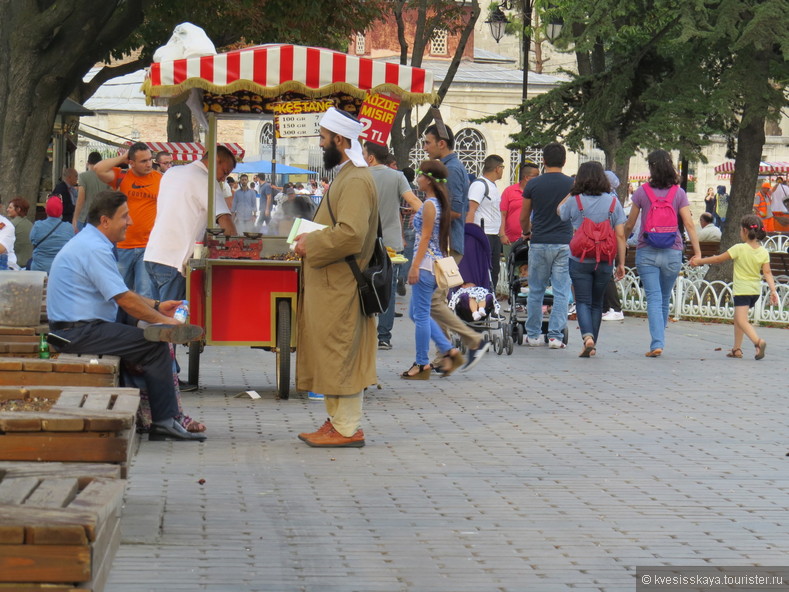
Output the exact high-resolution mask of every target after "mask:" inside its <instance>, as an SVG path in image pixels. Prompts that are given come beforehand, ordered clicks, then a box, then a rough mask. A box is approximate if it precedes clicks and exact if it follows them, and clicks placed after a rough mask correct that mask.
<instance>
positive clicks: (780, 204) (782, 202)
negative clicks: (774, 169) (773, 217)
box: [772, 177, 789, 214]
mask: <svg viewBox="0 0 789 592" xmlns="http://www.w3.org/2000/svg"><path fill="white" fill-rule="evenodd" d="M772 197H773V214H774V213H775V212H778V213H786V212H787V208H786V201H787V200H789V185H787V184H786V182H784V179H783V177H778V179H776V182H775V186H774V187H773V190H772Z"/></svg>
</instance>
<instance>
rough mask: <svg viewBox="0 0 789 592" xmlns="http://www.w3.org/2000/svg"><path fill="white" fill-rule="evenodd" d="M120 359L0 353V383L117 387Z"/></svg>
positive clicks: (111, 357) (72, 355)
mask: <svg viewBox="0 0 789 592" xmlns="http://www.w3.org/2000/svg"><path fill="white" fill-rule="evenodd" d="M119 376H120V358H118V357H117V356H102V355H98V356H94V355H89V354H57V355H56V356H54V355H53V357H52V359H49V360H39V359H32V358H16V357H10V356H8V357H6V356H0V385H15V386H16V385H20V386H97V387H102V386H104V387H117V386H118V380H119Z"/></svg>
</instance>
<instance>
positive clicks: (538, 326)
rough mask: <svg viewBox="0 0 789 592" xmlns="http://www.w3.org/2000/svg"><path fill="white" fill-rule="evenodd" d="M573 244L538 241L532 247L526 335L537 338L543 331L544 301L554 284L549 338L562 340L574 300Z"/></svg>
mask: <svg viewBox="0 0 789 592" xmlns="http://www.w3.org/2000/svg"><path fill="white" fill-rule="evenodd" d="M569 260H570V245H550V244H544V243H541V244H534V243H532V244H531V245H530V246H529V299H528V301H527V303H526V334H527V335H528V336H529V337H530V338H532V339H537V338H538V337H539V336H540V333H541V332H542V301H543V298H544V296H545V289H546V288H547V287H548V284H549V283H550V285H551V287H552V288H553V307H552V308H551V318H550V320H549V321H548V337H549V338H552V339H562V338H563V337H564V335H563V332H564V329H565V327H567V304H568V302H569V300H570V271H569Z"/></svg>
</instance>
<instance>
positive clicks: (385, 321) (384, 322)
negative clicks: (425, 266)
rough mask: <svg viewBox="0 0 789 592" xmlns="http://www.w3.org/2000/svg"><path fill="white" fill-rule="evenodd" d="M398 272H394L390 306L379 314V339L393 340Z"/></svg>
mask: <svg viewBox="0 0 789 592" xmlns="http://www.w3.org/2000/svg"><path fill="white" fill-rule="evenodd" d="M396 287H397V274H395V273H392V293H391V297H390V298H389V306H387V307H386V310H385V311H384V312H383V313H381V314H380V315H378V341H387V342H389V341H391V340H392V326H393V325H394V313H395V296H396V295H397V292H396V290H395V288H396Z"/></svg>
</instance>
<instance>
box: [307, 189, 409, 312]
mask: <svg viewBox="0 0 789 592" xmlns="http://www.w3.org/2000/svg"><path fill="white" fill-rule="evenodd" d="M322 201H325V202H326V205H327V206H328V208H329V216H331V221H332V224H337V220H336V219H335V218H334V212H332V209H331V202H330V201H329V194H328V192H327V193H326V195H325V196H324V198H323V200H322ZM345 262H346V263H348V266H349V267H350V268H351V272H353V276H354V277H355V278H356V286H357V289H358V291H359V303H360V304H361V305H362V312H363V313H364V315H365V316H368V317H371V316H373V315H377V314H381V313H383V312H384V311H385V310H386V309H387V308H388V307H389V303H390V301H391V300H392V276H393V273H394V268H393V266H392V260H391V259H390V258H389V253H388V252H387V251H386V247H385V246H384V238H383V233H382V232H381V218H380V216H379V217H378V236H377V237H376V239H375V244H374V245H373V255H372V257H370V262H369V264H368V265H367V267H366V268H365V269H364V271H362V270H360V269H359V264H358V263H356V257H354V256H353V255H348V256H347V257H346V258H345Z"/></svg>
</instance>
